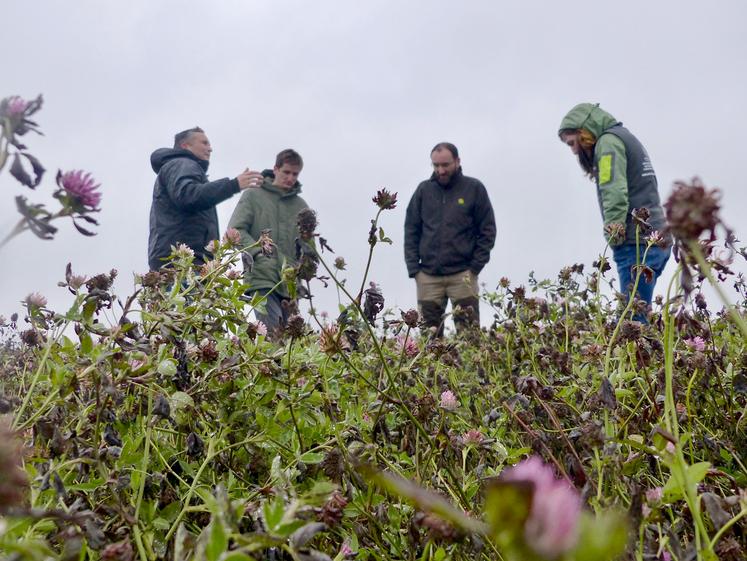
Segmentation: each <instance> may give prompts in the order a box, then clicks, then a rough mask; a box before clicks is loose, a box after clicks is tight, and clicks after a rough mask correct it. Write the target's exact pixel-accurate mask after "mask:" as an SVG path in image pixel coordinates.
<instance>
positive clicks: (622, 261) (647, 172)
mask: <svg viewBox="0 0 747 561" xmlns="http://www.w3.org/2000/svg"><path fill="white" fill-rule="evenodd" d="M558 135H559V136H560V139H561V140H562V141H563V142H564V143H565V144H567V145H568V146H569V147H570V149H571V151H572V152H573V154H574V155H576V157H577V158H578V161H579V163H580V164H581V168H582V169H583V170H584V172H585V173H586V175H587V176H588V177H589V178H590V179H591V180H593V181H594V182H595V183H596V186H597V199H598V201H599V210H600V211H601V214H602V220H603V221H604V234H605V238H606V239H607V241H608V243H609V245H610V247H611V248H612V255H613V259H614V261H615V265H616V266H617V272H618V276H619V277H620V290H621V292H622V293H623V294H625V295H626V296H629V295H630V293H631V290H632V288H633V284H634V282H635V278H636V276H637V265H644V267H643V269H641V270H642V274H641V277H640V279H639V280H638V285H637V287H636V296H637V297H638V298H640V299H641V300H643V301H645V302H646V303H647V304H648V305H650V304H651V300H652V298H653V292H654V286H655V285H656V280H657V279H658V278H659V276H660V275H661V273H662V271H663V270H664V266H665V265H666V264H667V261H668V260H669V255H670V253H671V242H670V241H669V238H668V236H667V235H665V234H664V230H665V228H666V219H665V217H664V209H663V208H662V206H661V201H660V199H659V190H658V184H657V181H656V173H655V172H654V168H653V165H652V164H651V159H650V158H649V156H648V153H647V152H646V149H645V148H644V147H643V145H642V144H641V142H640V141H639V140H638V139H637V138H636V137H635V136H633V134H632V133H631V132H630V131H629V130H628V129H626V128H625V127H623V125H622V123H621V122H620V121H618V120H617V119H615V118H614V117H613V116H612V115H610V114H609V113H608V112H607V111H605V110H604V109H602V108H601V107H599V104H592V103H580V104H578V105H576V106H575V107H574V108H573V109H571V110H570V111H569V112H568V114H567V115H566V116H565V117H564V118H563V120H562V122H561V123H560V129H559V131H558ZM634 211H635V212H634ZM649 239H652V240H654V239H655V240H656V241H657V243H656V245H652V246H651V247H650V248H648V250H646V247H647V245H648V240H649ZM644 255H645V260H644ZM633 319H636V320H638V321H644V322H645V321H646V318H645V316H644V315H643V314H641V313H637V314H635V315H634V317H633Z"/></svg>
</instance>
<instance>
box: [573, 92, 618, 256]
mask: <svg viewBox="0 0 747 561" xmlns="http://www.w3.org/2000/svg"><path fill="white" fill-rule="evenodd" d="M617 124H619V121H618V120H617V119H615V118H614V117H613V116H612V115H610V114H609V113H607V112H606V111H605V110H604V109H601V108H600V107H599V106H597V105H596V104H593V103H579V104H578V105H576V107H574V108H573V109H571V110H570V111H569V112H568V114H567V115H566V116H565V117H564V118H563V120H562V121H561V123H560V130H559V131H558V133H560V132H562V131H563V130H565V129H586V130H588V131H589V132H590V133H591V134H593V135H594V136H595V137H596V139H597V143H596V145H595V146H594V164H595V167H596V169H597V170H600V169H602V171H603V176H602V177H601V179H602V180H605V179H606V178H609V181H604V182H600V175H599V174H598V175H597V194H598V196H599V208H600V210H601V212H602V220H603V221H604V226H605V239H607V241H610V240H609V236H608V235H607V232H606V227H607V226H609V225H610V224H614V223H618V224H625V223H626V219H627V215H628V204H629V203H628V182H627V179H626V167H627V158H626V155H625V144H624V143H623V141H622V140H620V139H619V138H618V137H617V136H615V135H612V134H604V132H605V131H606V130H607V129H609V128H611V127H613V126H615V125H617ZM602 154H604V155H605V160H604V163H602V162H601V156H602ZM608 163H609V164H608ZM600 165H601V167H600Z"/></svg>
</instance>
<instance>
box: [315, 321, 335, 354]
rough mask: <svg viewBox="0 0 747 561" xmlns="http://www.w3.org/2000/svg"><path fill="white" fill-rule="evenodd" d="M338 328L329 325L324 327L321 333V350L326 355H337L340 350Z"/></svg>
mask: <svg viewBox="0 0 747 561" xmlns="http://www.w3.org/2000/svg"><path fill="white" fill-rule="evenodd" d="M337 332H338V329H337V326H336V325H329V326H324V327H322V331H321V333H319V349H321V351H322V352H323V353H325V354H328V355H330V356H332V355H336V354H337V353H338V351H339V350H340V345H339V344H338V342H337Z"/></svg>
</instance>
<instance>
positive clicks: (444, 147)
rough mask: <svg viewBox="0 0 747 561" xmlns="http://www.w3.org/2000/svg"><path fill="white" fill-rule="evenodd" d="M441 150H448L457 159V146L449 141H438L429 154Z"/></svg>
mask: <svg viewBox="0 0 747 561" xmlns="http://www.w3.org/2000/svg"><path fill="white" fill-rule="evenodd" d="M441 150H448V151H449V152H451V155H452V156H454V159H455V160H458V159H459V150H457V147H456V146H454V145H453V144H452V143H451V142H439V143H438V144H436V145H435V146H434V147H433V150H431V154H433V153H434V152H440V151H441Z"/></svg>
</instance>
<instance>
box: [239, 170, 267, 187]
mask: <svg viewBox="0 0 747 561" xmlns="http://www.w3.org/2000/svg"><path fill="white" fill-rule="evenodd" d="M236 181H238V182H239V189H241V190H242V191H243V190H244V189H249V188H251V187H259V186H260V185H262V181H264V178H263V177H262V174H261V173H260V172H258V171H252V170H250V169H249V168H246V169H245V170H244V171H242V172H241V173H240V174H239V175H237V176H236Z"/></svg>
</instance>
